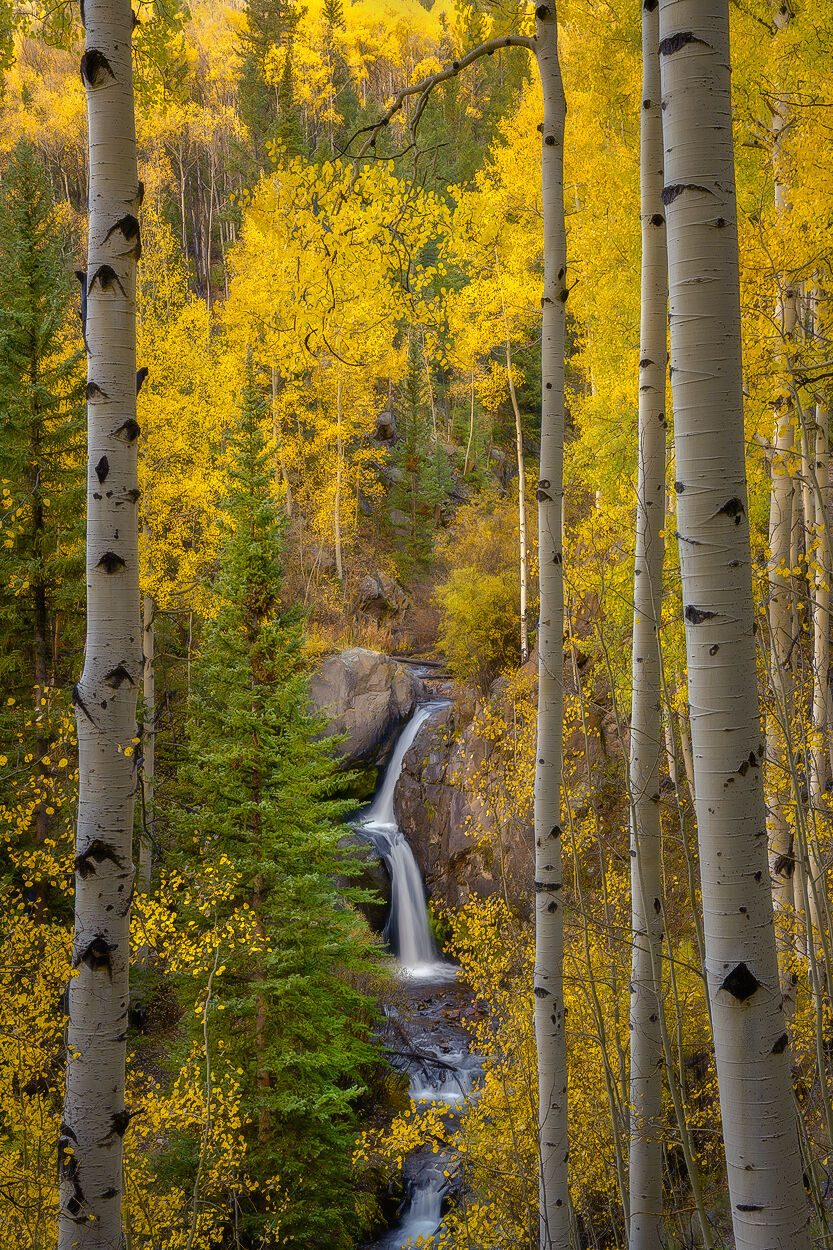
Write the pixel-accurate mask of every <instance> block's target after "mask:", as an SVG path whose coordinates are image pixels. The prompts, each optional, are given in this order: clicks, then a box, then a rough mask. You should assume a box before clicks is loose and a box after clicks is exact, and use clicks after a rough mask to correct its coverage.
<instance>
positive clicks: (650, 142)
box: [628, 4, 668, 1250]
mask: <svg viewBox="0 0 833 1250" xmlns="http://www.w3.org/2000/svg"><path fill="white" fill-rule="evenodd" d="M658 44H659V13H658V10H657V7H656V5H654V6H653V7H651V6H650V5H649V4H645V5H643V9H642V67H643V68H642V108H641V154H640V183H641V218H642V280H641V302H640V308H641V323H642V324H641V330H640V349H639V357H640V359H639V445H638V484H637V495H636V559H635V567H634V589H633V605H634V607H633V699H632V711H631V735H630V798H631V928H632V931H633V956H632V965H631V1007H630V1062H631V1066H630V1104H631V1109H630V1173H629V1176H630V1190H629V1193H630V1197H629V1212H628V1214H629V1220H630V1228H629V1245H630V1250H659V1247H660V1246H661V1244H662V1243H661V1235H660V1228H661V1221H662V1070H663V1046H662V1034H661V1031H660V1023H659V1013H660V1012H661V1011H662V1010H663V1006H662V1001H661V990H662V977H661V969H662V927H663V925H662V917H663V908H662V902H661V899H662V879H661V864H660V836H661V835H660V819H659V763H660V756H661V754H662V750H663V736H662V673H661V669H660V651H659V627H660V622H661V610H662V564H663V547H664V542H663V538H662V527H663V523H664V520H665V430H666V418H665V375H666V368H667V361H666V350H667V349H666V311H667V304H668V276H667V254H666V243H665V213H664V211H663V204H662V189H663V158H662V112H661V109H660V80H659V55H658V53H657V46H658Z"/></svg>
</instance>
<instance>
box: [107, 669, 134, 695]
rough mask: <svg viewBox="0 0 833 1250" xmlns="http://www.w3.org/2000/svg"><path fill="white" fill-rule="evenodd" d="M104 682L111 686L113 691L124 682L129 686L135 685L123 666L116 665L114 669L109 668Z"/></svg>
mask: <svg viewBox="0 0 833 1250" xmlns="http://www.w3.org/2000/svg"><path fill="white" fill-rule="evenodd" d="M104 680H105V681H106V682H107V685H108V686H112V687H113V689H114V690H118V688H119V686H121V685H122V684H123V683H124V682H126V681H129V682H130V684H131V686H135V685H136V683H135V681H134V680H133V678H132V677H131V676H130V674H129V673H128V671H127V669H126V668H125V666H124V665H123V664H117V665H116V667H115V668H111V669H110V672H109V673H107V674H106V675H105V678H104Z"/></svg>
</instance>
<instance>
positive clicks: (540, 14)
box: [535, 4, 550, 22]
mask: <svg viewBox="0 0 833 1250" xmlns="http://www.w3.org/2000/svg"><path fill="white" fill-rule="evenodd" d="M549 15H550V11H549V9H548V8H547V6H546V5H545V4H539V5H538V8H537V9H536V10H535V16H536V17H537V18H538V21H539V22H543V20H544V18H545V17H549Z"/></svg>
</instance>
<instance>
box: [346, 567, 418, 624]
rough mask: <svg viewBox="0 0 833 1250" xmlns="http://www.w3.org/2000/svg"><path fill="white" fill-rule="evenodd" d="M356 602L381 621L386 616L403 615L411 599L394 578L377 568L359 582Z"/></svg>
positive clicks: (396, 616) (363, 609)
mask: <svg viewBox="0 0 833 1250" xmlns="http://www.w3.org/2000/svg"><path fill="white" fill-rule="evenodd" d="M358 602H359V607H360V609H361V610H362V612H366V613H367V615H368V616H371V617H373V619H374V620H377V621H382V620H384V619H385V618H387V617H395V618H399V617H402V616H404V615H405V613H406V612H407V610H408V608H409V606H410V602H411V601H410V599H409V598H408V596H407V595H406V594H405V591H404V590H403V589H402V587H401V586H400V585H399V583H398V582H397V581H395V580H394V578H392V577H388V575H387V573H381V572H379V571H378V570H377V572H375V573H368V574H367V576H366V577H363V578H362V580H361V582H360V583H359V590H358Z"/></svg>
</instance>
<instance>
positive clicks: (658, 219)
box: [651, 213, 665, 226]
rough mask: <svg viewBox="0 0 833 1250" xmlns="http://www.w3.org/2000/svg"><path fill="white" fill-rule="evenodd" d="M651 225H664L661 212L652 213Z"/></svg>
mask: <svg viewBox="0 0 833 1250" xmlns="http://www.w3.org/2000/svg"><path fill="white" fill-rule="evenodd" d="M651 225H652V226H664V225H665V218H664V217H663V215H662V213H654V215H653V217H652V218H651Z"/></svg>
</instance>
